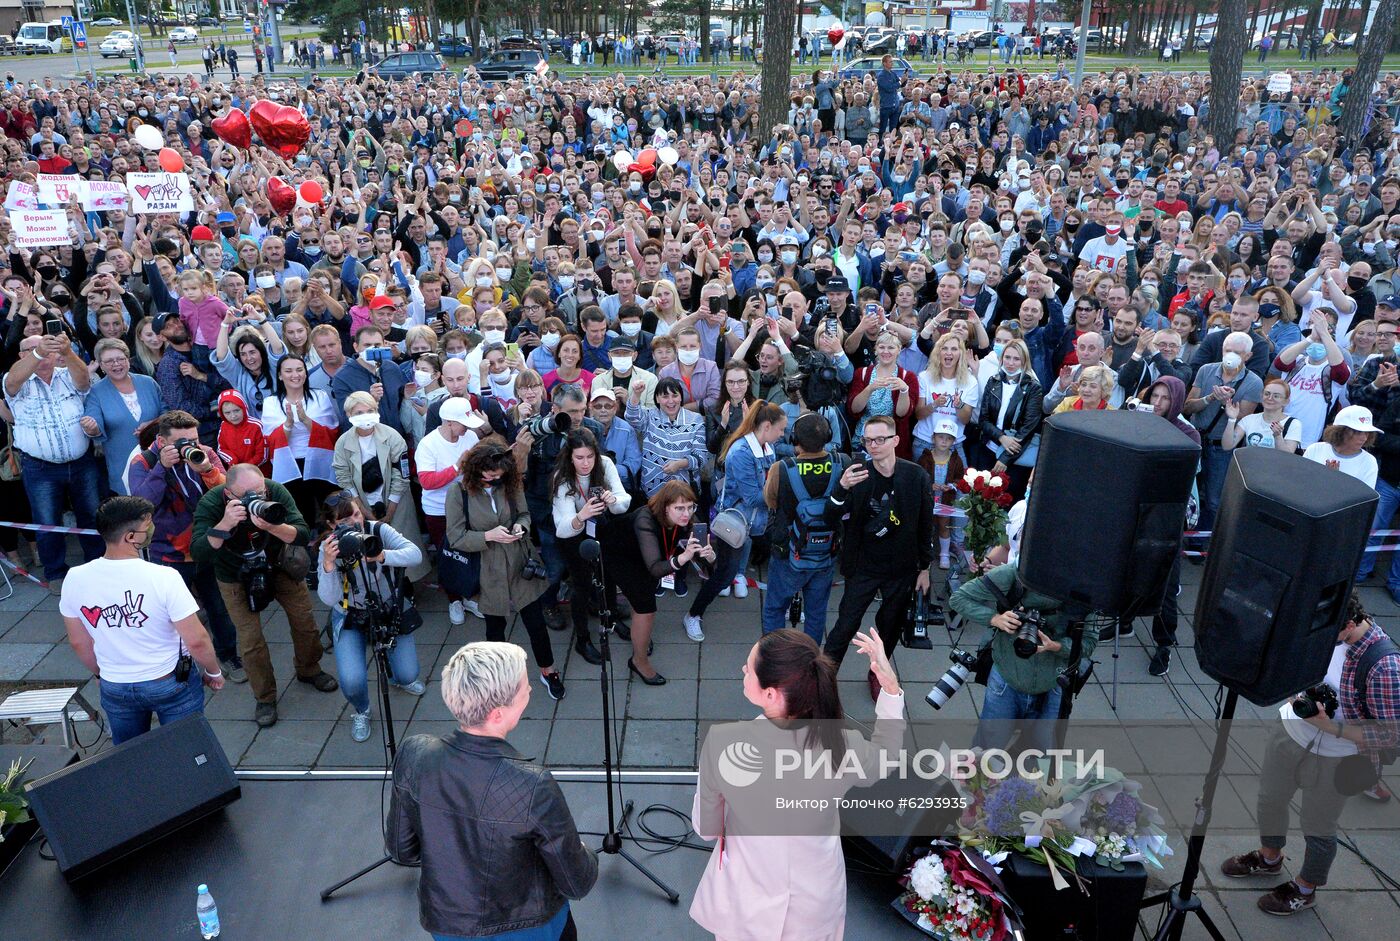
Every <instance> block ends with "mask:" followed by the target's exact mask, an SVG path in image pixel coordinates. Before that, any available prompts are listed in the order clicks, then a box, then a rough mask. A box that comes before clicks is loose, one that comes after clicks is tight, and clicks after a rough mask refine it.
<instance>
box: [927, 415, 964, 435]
mask: <svg viewBox="0 0 1400 941" xmlns="http://www.w3.org/2000/svg"><path fill="white" fill-rule="evenodd" d="M933 433H934V434H936V435H952V436H953V437H954V438H956V437H958V435H959V434H961V433H962V432H961V429H959V428H958V423H957V422H955V421H953V420H952V419H951V418H940V419H938V421H936V422H934V423H933Z"/></svg>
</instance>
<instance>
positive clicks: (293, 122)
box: [248, 101, 311, 160]
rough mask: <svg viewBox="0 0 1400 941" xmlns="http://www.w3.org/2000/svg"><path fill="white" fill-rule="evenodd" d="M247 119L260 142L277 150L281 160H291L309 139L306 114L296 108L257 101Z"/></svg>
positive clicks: (309, 131) (308, 124) (309, 132)
mask: <svg viewBox="0 0 1400 941" xmlns="http://www.w3.org/2000/svg"><path fill="white" fill-rule="evenodd" d="M248 119H249V120H250V121H251V122H252V124H253V130H255V131H257V132H258V136H259V137H261V138H262V142H263V143H264V144H266V145H267V146H269V147H271V148H272V149H273V150H275V151H277V153H278V154H280V155H281V156H282V159H283V160H291V159H292V158H293V157H295V156H296V155H297V154H299V153H301V149H302V148H303V147H305V146H306V142H307V141H309V140H311V125H310V123H308V122H307V120H306V115H304V114H302V113H301V112H300V111H298V110H297V109H296V108H292V107H289V106H287V105H279V104H277V103H276V102H273V101H259V102H258V103H257V104H255V105H253V107H252V108H251V109H250V110H249V112H248Z"/></svg>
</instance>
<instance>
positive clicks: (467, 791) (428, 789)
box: [387, 730, 598, 937]
mask: <svg viewBox="0 0 1400 941" xmlns="http://www.w3.org/2000/svg"><path fill="white" fill-rule="evenodd" d="M387 849H388V853H389V855H390V856H391V857H392V858H393V860H394V861H395V862H396V863H399V864H401V865H410V866H412V865H421V866H422V867H423V872H422V875H421V877H420V879H419V882H418V905H419V916H418V917H419V922H420V923H421V924H422V926H423V928H424V929H425V930H427V931H428V932H430V933H434V934H447V935H464V936H467V937H475V936H477V935H493V934H500V933H502V932H506V931H516V930H519V929H522V928H533V927H536V926H538V925H542V924H544V923H545V922H547V921H549V919H550V918H552V917H553V916H554V915H555V914H557V913H558V911H559V909H560V908H561V907H563V905H564V902H565V900H566V899H581V898H583V897H584V896H585V895H586V894H588V890H589V889H591V888H593V883H594V882H595V881H596V880H597V878H598V857H597V856H596V855H595V854H594V853H593V851H592V850H590V849H589V848H588V847H586V846H584V845H583V842H582V840H580V839H579V835H578V830H577V829H575V827H574V819H573V815H572V814H570V812H569V807H568V805H567V804H566V803H565V802H564V794H563V792H562V791H560V789H559V785H558V784H557V783H556V782H555V780H554V778H553V777H552V776H551V775H550V773H549V771H548V770H546V769H545V768H543V767H541V766H540V765H537V764H535V763H534V762H533V761H531V760H530V759H528V758H526V757H524V756H523V755H521V754H520V753H519V752H517V751H516V750H515V749H514V748H513V747H511V745H510V744H509V743H507V742H506V741H505V740H504V739H498V738H485V737H482V736H479V735H472V734H470V733H467V732H463V731H461V730H458V731H456V732H453V733H452V734H450V735H444V736H442V737H441V738H435V737H433V736H431V735H414V736H412V737H410V738H408V739H406V740H405V741H404V742H403V744H402V745H400V746H399V752H398V757H397V758H396V759H395V761H394V794H393V799H392V801H391V803H390V806H389V833H388V839H387Z"/></svg>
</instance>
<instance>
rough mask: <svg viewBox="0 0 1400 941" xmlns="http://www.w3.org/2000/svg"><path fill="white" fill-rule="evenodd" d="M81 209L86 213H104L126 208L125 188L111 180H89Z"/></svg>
mask: <svg viewBox="0 0 1400 941" xmlns="http://www.w3.org/2000/svg"><path fill="white" fill-rule="evenodd" d="M83 208H84V209H86V210H87V211H88V212H106V211H107V210H108V209H125V208H126V187H125V186H122V185H121V184H120V183H114V182H112V181H111V180H89V181H88V183H87V196H86V197H85V198H84V199H83Z"/></svg>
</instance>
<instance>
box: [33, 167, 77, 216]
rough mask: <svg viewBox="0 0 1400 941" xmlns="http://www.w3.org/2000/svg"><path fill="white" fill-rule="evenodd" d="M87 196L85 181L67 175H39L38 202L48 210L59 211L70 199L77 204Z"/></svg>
mask: <svg viewBox="0 0 1400 941" xmlns="http://www.w3.org/2000/svg"><path fill="white" fill-rule="evenodd" d="M85 195H87V180H85V179H83V178H82V177H80V176H73V175H71V174H67V173H40V174H39V202H41V203H43V204H44V205H45V206H48V207H49V208H50V209H61V208H63V207H65V206H67V205H68V201H69V200H70V199H77V200H78V202H79V203H81V202H82V201H83V197H84V196H85Z"/></svg>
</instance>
